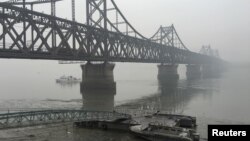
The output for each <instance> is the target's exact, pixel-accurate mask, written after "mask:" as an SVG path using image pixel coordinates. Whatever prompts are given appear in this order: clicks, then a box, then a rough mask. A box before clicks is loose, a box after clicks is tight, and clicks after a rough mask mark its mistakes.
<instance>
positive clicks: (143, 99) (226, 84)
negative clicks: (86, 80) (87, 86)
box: [0, 59, 250, 141]
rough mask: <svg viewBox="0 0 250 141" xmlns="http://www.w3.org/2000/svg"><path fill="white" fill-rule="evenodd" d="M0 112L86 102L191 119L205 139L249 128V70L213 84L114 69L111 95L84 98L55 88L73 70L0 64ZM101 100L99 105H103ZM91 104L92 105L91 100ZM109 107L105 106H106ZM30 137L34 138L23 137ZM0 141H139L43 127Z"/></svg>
mask: <svg viewBox="0 0 250 141" xmlns="http://www.w3.org/2000/svg"><path fill="white" fill-rule="evenodd" d="M0 64H1V69H0V112H4V111H6V109H10V110H13V109H15V110H24V109H29V108H32V109H36V108H37V109H42V108H84V104H86V102H89V101H91V100H92V104H93V102H95V103H100V105H94V106H97V107H98V106H99V107H101V106H103V105H108V106H111V108H112V106H113V103H114V105H115V106H116V107H117V108H118V109H122V110H128V109H131V110H136V111H161V112H165V113H175V114H187V115H191V116H196V117H197V122H198V132H200V133H201V136H202V138H204V139H206V138H207V125H208V124H249V123H250V109H249V107H250V102H249V101H250V75H249V72H250V67H244V66H237V67H236V66H235V67H232V68H230V69H228V70H227V71H226V72H224V73H223V74H222V75H221V76H220V77H218V78H206V79H197V80H187V79H186V76H185V71H186V68H185V66H182V65H180V66H179V69H178V71H179V74H180V79H179V80H178V81H174V82H168V83H167V84H165V83H161V82H159V81H158V80H157V66H156V65H155V64H136V63H135V64H130V63H116V66H115V69H114V76H115V82H116V94H113V95H109V96H100V97H99V96H98V97H97V96H96V95H92V96H86V95H84V94H82V93H81V91H80V84H78V83H77V84H71V85H68V84H58V83H56V81H55V79H56V78H59V77H60V76H62V75H73V76H75V77H78V78H81V68H80V66H79V64H71V65H62V64H58V62H57V61H40V60H35V61H34V60H14V59H9V60H5V59H2V60H0ZM103 98H105V100H103ZM93 99H94V100H93ZM110 103H111V104H110ZM30 134H32V135H34V136H29V135H30ZM0 140H39V141H40V140H41V141H42V140H43V141H44V140H65V141H66V140H72V141H73V140H74V141H77V140H105V141H106V140H107V141H109V140H110V141H111V140H122V141H126V140H140V139H137V138H134V137H133V136H131V135H129V134H127V133H121V132H106V131H96V130H86V129H75V128H73V127H72V124H59V125H46V126H39V127H29V128H20V129H9V130H1V131H0Z"/></svg>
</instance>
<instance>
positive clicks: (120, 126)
mask: <svg viewBox="0 0 250 141" xmlns="http://www.w3.org/2000/svg"><path fill="white" fill-rule="evenodd" d="M74 125H75V126H76V127H78V128H92V129H103V130H120V131H126V132H129V131H130V127H131V126H135V125H139V124H138V123H136V122H135V121H133V120H132V119H131V118H118V119H115V120H104V121H102V120H90V121H80V122H75V123H74Z"/></svg>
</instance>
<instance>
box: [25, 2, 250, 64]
mask: <svg viewBox="0 0 250 141" xmlns="http://www.w3.org/2000/svg"><path fill="white" fill-rule="evenodd" d="M26 1H29V0H26ZM75 1H76V20H77V21H78V22H80V23H85V21H86V20H85V19H86V12H85V11H86V7H85V0H75ZM115 2H116V4H117V5H118V7H119V8H120V10H121V11H122V13H123V14H124V15H125V17H126V18H127V19H128V20H129V22H130V23H131V24H132V25H133V26H134V27H135V28H136V29H137V30H138V31H139V32H140V33H142V34H143V35H145V36H146V37H151V36H152V34H153V33H155V31H156V30H157V28H159V26H160V25H162V26H169V25H171V24H174V25H175V27H176V29H177V32H178V34H179V36H180V37H181V39H182V41H183V42H184V44H185V45H186V46H187V47H188V48H189V49H190V50H192V51H195V52H198V51H199V50H200V48H201V46H202V45H211V47H212V48H214V49H218V50H219V51H220V55H221V57H222V58H223V59H225V60H228V61H231V62H247V63H248V62H250V49H249V45H250V26H249V25H250V18H249V16H250V1H249V0H178V1H177V0H115ZM70 5H71V0H63V1H62V2H58V3H57V7H56V15H57V16H59V17H62V18H67V19H71V6H70ZM41 7H42V8H41ZM35 10H37V11H43V12H44V13H50V5H49V4H45V5H39V6H35Z"/></svg>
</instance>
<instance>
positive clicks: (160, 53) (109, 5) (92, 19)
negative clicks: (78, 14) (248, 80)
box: [0, 0, 221, 64]
mask: <svg viewBox="0 0 250 141" xmlns="http://www.w3.org/2000/svg"><path fill="white" fill-rule="evenodd" d="M20 1H22V0H11V1H9V2H3V3H0V58H17V59H50V60H75V61H110V62H143V63H172V64H209V63H214V62H220V61H221V60H220V59H219V58H216V57H214V56H208V55H204V54H200V53H195V52H192V51H190V50H189V49H188V48H187V47H186V46H185V45H184V44H183V42H182V41H181V39H180V37H179V35H178V34H177V31H176V29H175V27H174V26H173V25H171V26H168V27H160V28H159V29H158V30H157V32H156V33H155V34H154V35H153V36H152V37H151V38H146V37H144V36H143V35H142V34H140V33H139V32H138V31H137V30H136V29H135V28H134V27H133V26H132V25H131V24H130V23H129V22H128V20H127V19H126V18H125V16H124V15H123V14H122V12H121V11H120V10H119V8H118V7H117V5H116V4H115V2H114V0H86V12H87V16H86V17H87V18H86V23H84V24H83V23H79V22H76V21H75V20H76V19H75V0H72V20H67V19H63V18H59V17H56V12H55V11H56V10H55V8H56V4H55V3H56V2H60V1H61V0H33V2H27V3H24V2H20ZM47 2H49V3H50V2H51V15H48V14H44V13H40V12H36V11H34V10H33V5H35V4H40V3H47ZM22 4H23V7H20V6H18V5H22ZM29 5H30V6H31V8H30V9H28V8H27V7H28V6H29ZM111 12H113V13H115V14H110V13H111ZM111 15H115V16H113V17H112V16H111Z"/></svg>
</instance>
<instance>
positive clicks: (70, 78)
mask: <svg viewBox="0 0 250 141" xmlns="http://www.w3.org/2000/svg"><path fill="white" fill-rule="evenodd" d="M81 81H82V80H81V79H78V78H75V77H73V76H61V77H60V78H58V79H56V82H57V83H79V82H81Z"/></svg>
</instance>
